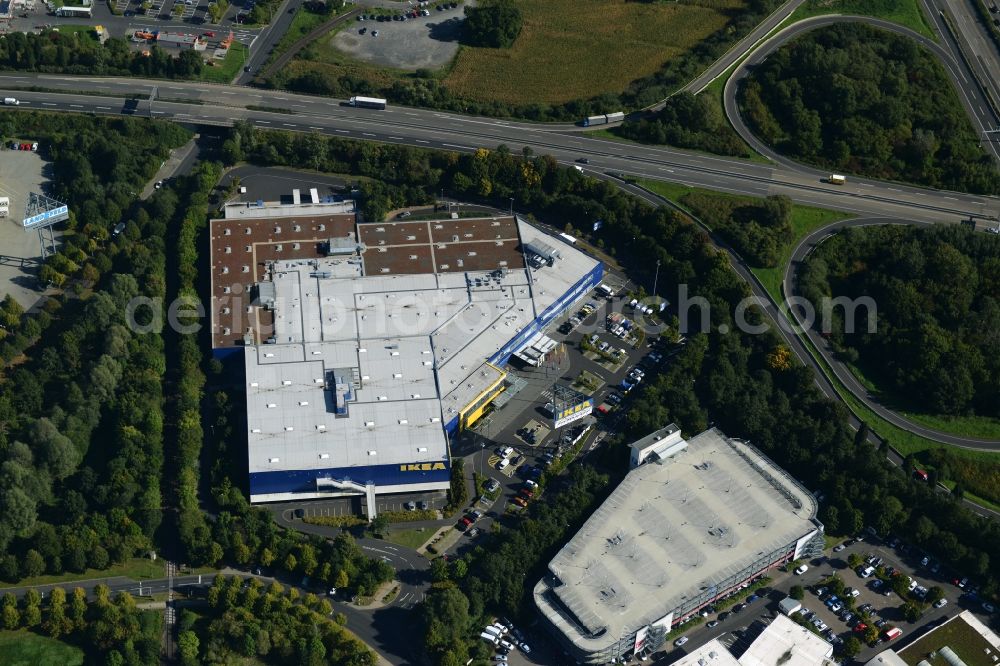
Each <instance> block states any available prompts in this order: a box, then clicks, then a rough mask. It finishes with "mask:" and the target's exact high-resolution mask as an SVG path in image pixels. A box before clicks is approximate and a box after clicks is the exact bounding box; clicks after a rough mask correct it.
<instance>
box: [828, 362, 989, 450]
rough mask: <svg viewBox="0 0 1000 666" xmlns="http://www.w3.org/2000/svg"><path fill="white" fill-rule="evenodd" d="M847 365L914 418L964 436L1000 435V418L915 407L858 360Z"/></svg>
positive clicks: (893, 406)
mask: <svg viewBox="0 0 1000 666" xmlns="http://www.w3.org/2000/svg"><path fill="white" fill-rule="evenodd" d="M847 367H848V368H850V370H851V373H852V374H853V375H854V377H855V378H856V379H857V380H858V382H860V383H861V385H862V386H864V387H865V388H866V389H868V390H869V391H871V392H872V394H873V395H875V396H876V397H877V398H878V401H879V402H881V403H882V404H883V405H885V406H886V407H888V408H889V409H891V410H893V411H894V412H896V413H897V414H899V415H901V416H905V417H906V418H908V419H910V420H911V421H914V422H916V423H919V424H920V425H922V426H926V427H928V428H932V429H934V430H940V431H941V432H947V433H951V434H953V435H959V436H961V437H976V438H982V439H1000V419H996V418H991V417H988V416H948V415H946V414H927V413H925V412H919V411H915V410H914V409H913V404H912V403H908V402H907V401H906V400H905V398H903V397H901V396H898V395H895V394H893V393H892V392H888V391H885V390H883V389H882V388H881V387H880V386H879V385H878V384H877V383H876V382H875V381H873V380H872V379H871V378H870V377H869V375H868V373H866V372H865V370H864V368H862V367H860V366H859V365H855V364H848V365H847Z"/></svg>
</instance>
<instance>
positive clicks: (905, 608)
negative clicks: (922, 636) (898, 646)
mask: <svg viewBox="0 0 1000 666" xmlns="http://www.w3.org/2000/svg"><path fill="white" fill-rule="evenodd" d="M900 610H901V611H902V612H903V617H904V618H906V621H907V622H916V621H917V620H919V619H920V616H921V615H923V612H924V611H923V608H921V606H920V604H918V603H917V602H915V601H906V602H904V603H903V605H902V607H901V608H900Z"/></svg>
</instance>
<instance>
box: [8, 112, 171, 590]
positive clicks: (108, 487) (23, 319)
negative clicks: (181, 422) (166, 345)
mask: <svg viewBox="0 0 1000 666" xmlns="http://www.w3.org/2000/svg"><path fill="white" fill-rule="evenodd" d="M0 133H2V135H3V136H15V137H31V138H32V139H33V140H37V141H39V142H40V143H41V144H42V146H43V150H44V151H46V152H47V153H49V154H50V155H51V158H52V160H53V172H52V179H53V180H52V183H51V189H52V192H53V193H54V196H56V197H58V198H60V199H62V200H63V201H66V202H67V203H69V204H70V208H71V210H72V211H73V213H72V214H71V217H70V220H69V222H68V223H67V225H66V231H65V233H64V235H63V243H62V247H61V249H60V251H59V253H57V254H56V255H55V256H53V257H50V259H49V261H48V264H47V266H46V267H45V268H47V269H48V272H47V273H46V271H45V269H43V272H42V277H43V279H46V276H47V279H50V280H51V281H53V282H56V283H58V284H61V283H63V282H66V281H67V280H68V276H70V275H72V276H74V281H72V283H70V282H66V285H65V286H67V287H69V289H68V290H67V291H66V292H65V293H64V294H63V295H61V296H58V297H53V298H49V299H48V300H47V301H46V302H45V303H44V304H43V307H42V309H41V311H40V312H39V313H38V314H34V315H24V314H19V315H18V316H12V315H14V314H15V313H16V309H15V308H12V307H11V305H10V302H9V301H8V302H7V304H6V306H5V307H4V315H5V321H4V331H5V339H4V340H3V342H2V343H0V355H2V357H3V360H4V361H5V362H6V363H8V366H7V367H6V368H4V371H3V375H4V381H3V382H2V383H0V424H2V427H0V479H2V481H0V550H2V551H3V553H4V554H3V556H2V557H0V578H2V579H3V580H6V581H17V580H19V579H20V578H22V577H26V576H35V575H39V574H42V573H50V574H59V573H63V572H64V571H70V572H83V571H85V570H86V569H87V568H88V567H90V568H95V569H104V568H107V567H108V565H109V564H110V563H121V562H124V561H125V560H126V559H128V558H130V557H132V556H134V555H136V554H138V553H142V552H144V551H146V550H149V549H151V548H154V547H155V546H154V544H155V536H156V534H157V531H158V528H159V526H160V522H161V511H162V506H163V501H162V496H161V486H160V479H161V472H162V464H163V410H162V377H163V373H164V370H165V368H164V363H163V357H162V345H163V341H162V338H161V337H160V335H159V334H158V333H156V332H153V333H150V334H147V335H139V334H137V333H135V332H133V331H132V330H131V329H130V328H129V327H128V326H126V323H127V322H126V312H127V308H126V306H127V304H128V303H129V301H130V300H131V299H133V298H135V297H137V296H142V297H147V298H162V296H163V295H164V285H165V282H164V270H165V256H164V248H163V243H162V238H163V236H164V226H163V219H162V218H160V217H158V216H156V215H155V212H154V214H153V215H151V214H150V212H148V211H145V210H143V211H136V214H135V216H134V217H133V218H131V221H130V222H129V224H128V225H127V228H126V230H125V232H124V233H122V234H121V235H119V236H117V237H115V238H113V239H112V238H111V233H110V230H111V227H113V226H114V224H117V223H118V222H119V220H120V219H121V217H122V215H123V214H124V212H125V211H126V210H127V209H128V208H129V205H130V203H131V201H132V199H133V198H134V196H133V192H135V191H138V190H139V189H140V188H141V187H142V185H143V183H144V182H146V181H147V180H148V179H149V178H150V177H151V176H152V174H153V173H154V172H155V170H156V164H159V163H160V162H161V161H162V160H163V159H164V158H166V155H167V150H168V149H169V148H171V147H173V146H177V145H179V144H180V143H182V142H183V141H184V140H186V139H187V136H188V135H187V133H186V131H184V130H182V129H180V128H179V127H176V126H173V125H167V124H157V125H154V126H150V125H149V124H148V123H142V122H139V121H133V120H131V119H114V120H95V119H81V118H75V117H71V116H59V115H54V116H49V115H43V114H36V113H17V114H6V113H5V114H3V115H2V116H0ZM144 316H145V317H147V318H148V316H149V314H148V313H144V314H140V315H139V317H138V319H139V320H140V321H143V317H144ZM36 342H37V344H35V343H36ZM32 345H34V346H32ZM25 349H28V350H29V351H28V353H27V354H26V355H24V356H22V355H21V354H22V353H23V352H24V351H25Z"/></svg>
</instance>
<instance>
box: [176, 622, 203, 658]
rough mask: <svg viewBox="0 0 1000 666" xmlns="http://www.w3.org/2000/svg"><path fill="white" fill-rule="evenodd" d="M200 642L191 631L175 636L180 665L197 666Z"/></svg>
mask: <svg viewBox="0 0 1000 666" xmlns="http://www.w3.org/2000/svg"><path fill="white" fill-rule="evenodd" d="M200 644H201V642H200V641H199V640H198V635H197V634H196V633H194V632H193V631H191V630H188V631H182V632H181V633H180V634H179V635H178V636H177V649H178V650H179V651H180V655H181V664H183V665H184V666H197V664H198V663H199V661H198V648H199V646H200Z"/></svg>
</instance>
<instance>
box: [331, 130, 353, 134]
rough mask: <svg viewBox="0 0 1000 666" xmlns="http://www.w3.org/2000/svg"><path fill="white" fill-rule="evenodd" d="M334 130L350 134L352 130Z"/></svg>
mask: <svg viewBox="0 0 1000 666" xmlns="http://www.w3.org/2000/svg"><path fill="white" fill-rule="evenodd" d="M333 131H334V132H340V133H341V134H348V133H349V132H350V130H333Z"/></svg>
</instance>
